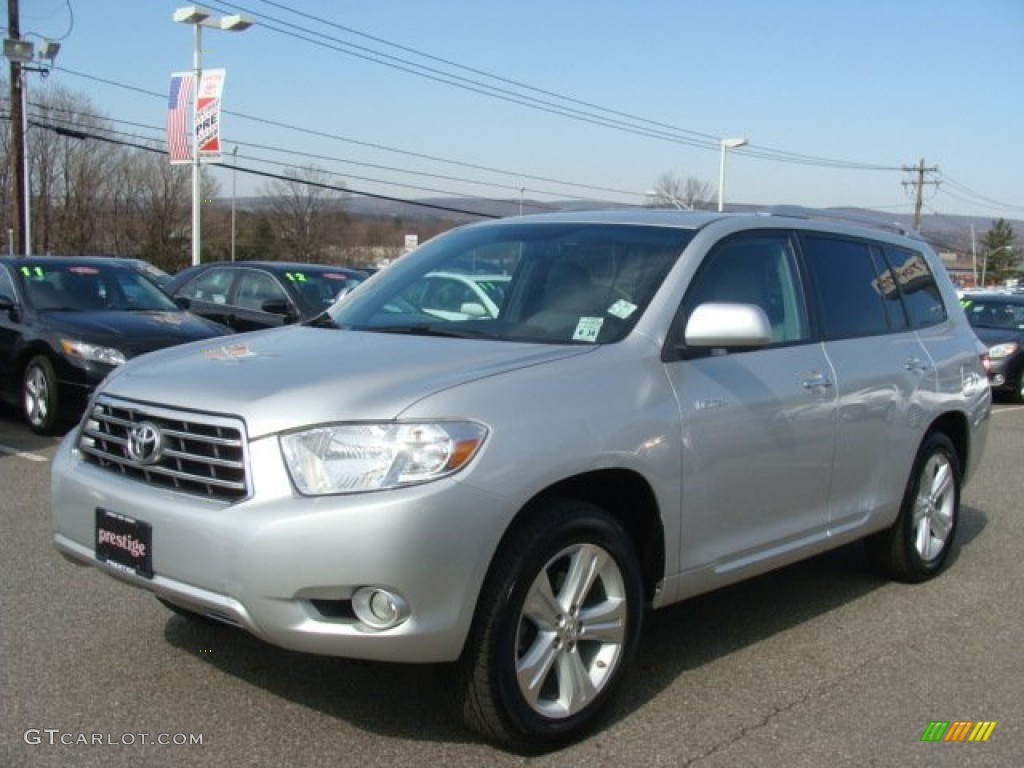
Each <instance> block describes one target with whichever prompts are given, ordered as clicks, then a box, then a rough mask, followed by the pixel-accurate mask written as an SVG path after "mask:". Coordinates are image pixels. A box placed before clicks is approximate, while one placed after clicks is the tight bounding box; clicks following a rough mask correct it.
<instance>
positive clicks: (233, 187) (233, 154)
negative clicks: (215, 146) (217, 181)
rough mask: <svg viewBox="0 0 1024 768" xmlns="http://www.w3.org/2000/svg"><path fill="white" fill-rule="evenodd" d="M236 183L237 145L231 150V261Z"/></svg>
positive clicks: (232, 254)
mask: <svg viewBox="0 0 1024 768" xmlns="http://www.w3.org/2000/svg"><path fill="white" fill-rule="evenodd" d="M237 181H238V145H237V144H235V148H234V149H232V150H231V260H232V261H234V260H235V197H236V192H237Z"/></svg>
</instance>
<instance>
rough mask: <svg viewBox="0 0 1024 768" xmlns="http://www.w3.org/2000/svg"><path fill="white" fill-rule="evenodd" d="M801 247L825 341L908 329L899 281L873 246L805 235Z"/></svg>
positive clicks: (828, 237) (862, 242)
mask: <svg viewBox="0 0 1024 768" xmlns="http://www.w3.org/2000/svg"><path fill="white" fill-rule="evenodd" d="M800 247H801V250H802V252H803V256H804V262H805V263H806V265H807V269H808V271H809V273H810V276H811V282H812V285H813V291H814V295H815V298H816V299H817V307H818V312H817V315H818V322H819V324H820V327H821V332H822V335H823V336H824V338H825V339H827V340H834V339H850V338H856V337H859V336H877V335H880V334H884V333H892V332H895V331H901V330H905V329H906V327H907V321H906V317H905V316H904V314H903V308H902V306H901V304H900V293H899V290H898V288H897V287H896V285H895V284H894V283H895V281H894V279H893V276H892V274H891V273H890V272H889V270H888V269H887V268H886V265H885V264H884V263H882V262H881V261H880V255H879V254H878V252H877V251H876V250H875V249H874V248H873V247H872V246H871V245H870V244H869V243H867V242H864V241H861V240H854V239H847V238H842V237H833V236H829V235H818V234H809V233H806V232H804V233H801V235H800Z"/></svg>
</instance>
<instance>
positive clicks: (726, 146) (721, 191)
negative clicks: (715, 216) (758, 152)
mask: <svg viewBox="0 0 1024 768" xmlns="http://www.w3.org/2000/svg"><path fill="white" fill-rule="evenodd" d="M746 143H747V140H746V139H722V141H721V150H722V151H721V158H720V159H719V161H718V210H719V212H721V211H724V210H725V153H726V152H727V151H728V150H730V149H736V148H738V147H742V146H744V145H746Z"/></svg>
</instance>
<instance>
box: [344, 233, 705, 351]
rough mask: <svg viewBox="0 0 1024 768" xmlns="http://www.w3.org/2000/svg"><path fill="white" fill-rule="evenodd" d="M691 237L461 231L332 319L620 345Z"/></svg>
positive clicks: (389, 273)
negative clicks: (616, 343) (618, 342)
mask: <svg viewBox="0 0 1024 768" xmlns="http://www.w3.org/2000/svg"><path fill="white" fill-rule="evenodd" d="M692 237H693V233H692V232H691V231H689V230H680V229H672V228H666V227H642V226H627V225H611V224H556V223H537V222H529V223H523V222H517V221H515V220H511V219H510V220H506V221H503V222H501V223H499V224H489V225H484V226H475V227H467V228H464V229H459V230H455V231H453V232H450V233H448V234H446V235H443V236H441V237H438V238H436V239H435V240H432V241H430V242H429V243H427V244H425V245H424V246H423V247H422V248H420V249H418V250H417V251H415V252H414V253H412V254H410V255H409V256H406V257H405V258H403V259H401V260H400V261H398V262H397V263H396V264H394V265H392V266H390V267H388V268H387V269H386V270H384V271H383V272H381V273H380V274H378V275H376V276H375V277H374V279H373V280H371V281H369V282H368V283H367V284H366V285H365V287H361V288H358V289H357V290H356V291H354V292H353V293H352V294H351V295H350V296H349V297H348V298H346V299H345V300H344V301H342V302H340V303H339V304H337V305H335V306H334V307H333V308H332V309H331V310H330V317H331V320H333V322H334V323H335V324H336V325H338V326H342V327H345V328H352V329H356V330H370V331H380V332H390V333H417V334H437V335H446V336H467V337H474V338H491V339H508V340H515V341H533V342H540V343H556V344H594V343H611V342H615V341H619V340H620V339H622V338H624V337H625V336H626V334H627V333H629V331H630V330H631V329H632V328H633V326H634V325H635V324H636V322H637V320H638V319H639V318H640V316H641V315H642V314H643V312H644V309H646V307H647V305H648V303H650V301H651V299H652V298H653V296H654V294H655V292H656V291H657V290H658V288H659V287H660V286H661V283H662V281H663V280H664V279H665V275H666V274H667V273H668V271H669V269H670V268H671V267H672V265H673V264H674V263H675V261H676V259H677V258H678V256H679V254H680V253H681V252H682V250H683V248H684V247H685V246H686V244H687V243H688V242H689V241H690V239H691V238H692Z"/></svg>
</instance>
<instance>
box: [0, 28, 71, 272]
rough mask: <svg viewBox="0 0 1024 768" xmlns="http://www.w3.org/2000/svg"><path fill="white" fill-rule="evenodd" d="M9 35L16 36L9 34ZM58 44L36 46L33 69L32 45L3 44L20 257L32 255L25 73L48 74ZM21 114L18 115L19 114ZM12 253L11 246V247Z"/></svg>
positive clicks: (14, 41)
mask: <svg viewBox="0 0 1024 768" xmlns="http://www.w3.org/2000/svg"><path fill="white" fill-rule="evenodd" d="M12 34H17V31H16V30H12ZM59 50H60V43H58V42H55V41H53V40H44V41H43V42H42V43H41V44H40V46H39V59H40V60H41V61H42V63H43V66H35V65H33V64H32V62H33V61H34V60H35V45H34V44H33V43H32V41H31V40H22V39H21V38H19V37H13V38H7V39H5V40H4V56H6V57H7V59H8V60H9V61H10V62H11V105H12V106H11V144H12V145H13V147H14V163H15V172H14V175H15V184H16V189H15V193H14V199H15V203H16V208H17V216H16V218H18V219H19V221H18V227H19V229H18V233H19V238H20V239H21V240H22V241H23V242H22V243H21V244H20V245H21V248H19V250H20V251H21V253H22V255H24V256H31V255H32V210H31V200H32V192H31V183H30V182H31V176H30V171H29V162H28V80H27V79H26V77H25V73H26V72H39V73H40V74H42V76H43V77H46V76H48V75H49V74H50V67H52V66H53V62H54V59H56V58H57V52H58V51H59ZM19 113H20V114H19ZM11 250H12V251H13V250H14V248H13V246H12V247H11Z"/></svg>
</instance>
